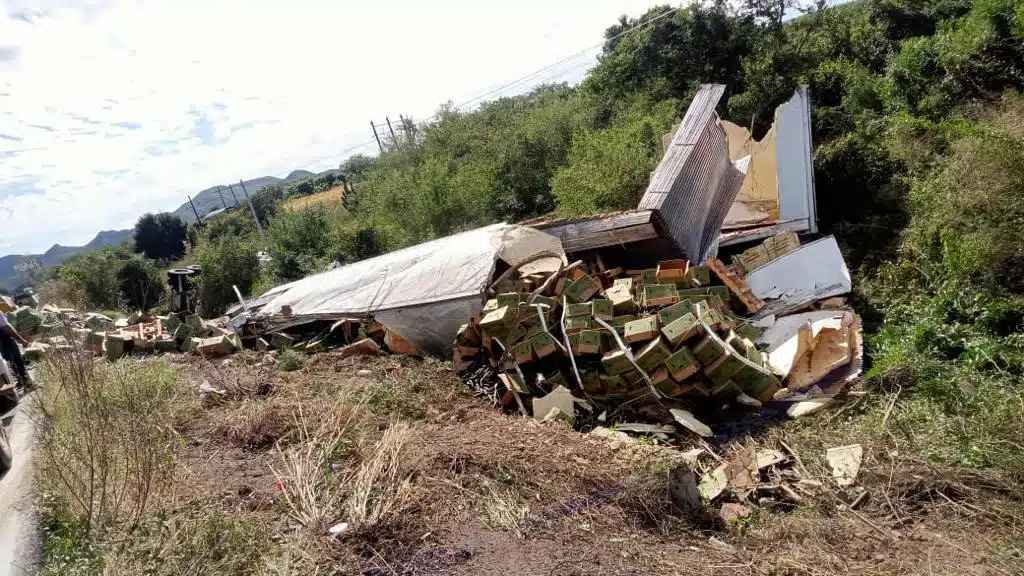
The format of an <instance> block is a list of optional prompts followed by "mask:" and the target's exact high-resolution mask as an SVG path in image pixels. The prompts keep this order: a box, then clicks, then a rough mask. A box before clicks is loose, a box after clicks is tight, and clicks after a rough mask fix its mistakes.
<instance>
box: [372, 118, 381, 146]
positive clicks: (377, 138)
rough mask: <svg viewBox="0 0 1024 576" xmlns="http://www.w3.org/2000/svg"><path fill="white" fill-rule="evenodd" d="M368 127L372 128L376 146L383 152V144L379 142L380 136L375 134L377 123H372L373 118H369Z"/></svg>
mask: <svg viewBox="0 0 1024 576" xmlns="http://www.w3.org/2000/svg"><path fill="white" fill-rule="evenodd" d="M370 128H373V139H374V140H376V141H377V148H380V151H381V152H383V151H384V146H382V145H381V143H380V136H377V125H376V124H374V123H373V120H370Z"/></svg>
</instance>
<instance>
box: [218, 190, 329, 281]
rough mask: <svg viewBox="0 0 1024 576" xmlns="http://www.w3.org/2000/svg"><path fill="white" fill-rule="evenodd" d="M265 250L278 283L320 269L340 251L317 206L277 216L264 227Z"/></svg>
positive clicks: (324, 212)
mask: <svg viewBox="0 0 1024 576" xmlns="http://www.w3.org/2000/svg"><path fill="white" fill-rule="evenodd" d="M267 251H268V253H269V255H270V258H271V260H272V265H273V269H274V274H275V276H277V277H278V278H280V279H281V280H297V279H299V278H302V277H303V276H306V275H307V274H311V273H313V272H320V271H321V270H323V268H324V267H325V266H326V265H327V264H328V263H330V262H331V260H333V259H334V258H335V257H336V256H337V255H338V254H339V252H340V250H339V242H338V237H337V232H336V228H335V226H334V224H333V223H332V222H331V219H330V217H329V214H328V211H327V209H326V208H325V207H323V206H320V205H318V206H310V207H308V208H305V209H303V210H295V211H285V212H282V213H281V214H279V215H278V216H277V217H276V218H274V219H273V220H271V221H270V226H269V227H268V228H267ZM204 273H205V271H204Z"/></svg>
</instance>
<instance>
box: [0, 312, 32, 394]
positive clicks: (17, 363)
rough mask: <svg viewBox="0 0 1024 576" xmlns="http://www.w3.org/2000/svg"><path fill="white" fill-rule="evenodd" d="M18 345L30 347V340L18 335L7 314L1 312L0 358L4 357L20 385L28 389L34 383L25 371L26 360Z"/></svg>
mask: <svg viewBox="0 0 1024 576" xmlns="http://www.w3.org/2000/svg"><path fill="white" fill-rule="evenodd" d="M18 344H21V345H22V346H28V340H26V339H25V338H24V337H23V336H22V335H21V334H18V331H17V330H15V329H14V326H11V324H10V322H8V321H7V314H4V313H3V312H0V356H3V358H4V360H7V363H8V364H9V365H10V366H11V370H13V371H14V376H15V378H17V379H18V385H19V386H21V387H22V388H27V387H28V386H30V385H31V383H32V381H31V379H30V378H29V375H28V370H26V369H25V360H24V359H23V358H22V357H21V349H20V348H18Z"/></svg>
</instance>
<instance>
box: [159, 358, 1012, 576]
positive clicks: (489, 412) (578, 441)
mask: <svg viewBox="0 0 1024 576" xmlns="http://www.w3.org/2000/svg"><path fill="white" fill-rule="evenodd" d="M176 368H177V369H178V371H179V372H180V373H181V374H183V375H184V378H185V379H186V380H187V381H188V382H189V385H190V386H193V387H195V386H196V385H197V384H198V383H199V382H201V381H203V380H206V381H208V382H210V383H211V384H214V385H215V386H217V387H220V388H223V389H225V390H226V391H227V393H226V395H225V398H224V399H222V400H221V401H220V402H217V403H215V404H211V403H207V405H206V406H205V407H203V406H200V404H199V401H198V399H197V401H196V405H195V406H190V407H188V408H187V409H186V410H183V412H182V416H181V420H182V421H181V422H178V423H177V424H176V425H177V426H178V431H179V433H180V434H181V435H182V437H183V439H184V443H183V447H182V449H181V451H180V454H179V455H178V460H177V465H176V475H175V490H174V492H173V495H172V496H171V497H170V499H169V500H168V501H170V502H173V503H174V504H173V505H172V506H171V507H172V509H179V510H181V509H187V508H189V507H191V506H195V505H196V504H197V503H203V505H207V506H211V505H212V506H216V507H218V508H219V509H221V510H222V511H224V512H225V513H227V514H232V515H237V516H241V517H244V518H246V519H247V520H249V521H253V522H255V523H256V524H258V525H259V526H261V527H263V529H264V530H266V531H267V533H268V534H270V535H271V537H272V538H273V540H274V541H275V542H278V544H279V546H278V547H277V548H276V550H277V552H276V553H277V554H281V555H287V556H288V557H289V558H298V559H300V560H296V562H298V564H297V565H300V566H301V567H302V568H301V572H299V571H296V572H293V573H321V574H366V575H381V576H384V575H392V574H401V575H420V574H439V575H440V574H479V575H492V574H495V575H496V574H565V575H597V574H602V575H607V574H622V575H626V574H637V575H639V574H645V575H647V574H764V575H769V574H770V575H782V574H794V575H796V574H1024V560H1022V556H1021V554H1022V550H1024V547H1022V539H1021V531H1022V528H1024V525H1022V523H1021V519H1022V518H1024V513H1022V509H1021V504H1020V503H1021V501H1022V500H1024V498H1022V495H1021V490H1020V483H1019V482H1014V479H1006V478H999V477H995V476H991V475H985V474H981V473H977V472H967V471H959V470H948V469H942V470H939V469H936V468H934V467H931V466H929V465H926V464H923V463H922V462H921V461H919V460H918V459H916V458H914V457H913V455H903V457H895V456H894V455H890V456H891V457H887V456H886V455H884V454H882V455H879V454H878V453H877V452H878V451H875V452H874V453H873V454H874V455H873V456H872V457H871V458H866V459H865V465H864V467H863V468H862V470H861V473H860V475H859V476H858V484H859V486H862V487H863V488H865V489H866V490H867V492H868V496H866V497H864V498H863V499H862V500H861V502H859V503H858V505H857V508H856V509H855V510H854V509H851V506H850V505H849V504H848V502H849V500H850V499H851V498H850V497H849V495H850V493H849V492H847V493H844V492H842V491H841V490H840V489H838V488H837V487H835V486H834V484H832V483H831V480H830V479H829V478H828V471H827V469H825V468H823V467H822V466H821V465H820V460H821V458H820V457H819V456H814V455H812V454H810V453H809V452H808V453H804V454H803V455H802V456H801V450H809V449H808V448H806V446H807V444H806V443H801V442H800V441H799V438H794V439H791V440H790V441H789V442H787V443H786V446H788V447H790V448H793V449H794V451H795V453H796V454H797V456H801V458H800V462H799V463H796V462H793V463H792V464H793V466H794V467H796V468H802V474H804V475H805V476H806V477H807V479H809V480H817V481H821V482H822V483H823V486H824V488H823V489H822V490H819V491H817V492H815V493H814V494H812V495H805V497H803V498H802V499H801V501H800V502H798V503H797V504H795V505H792V504H785V505H784V504H781V503H778V502H771V501H768V500H765V501H762V503H761V505H758V504H757V503H749V502H748V503H746V504H745V506H746V508H747V509H748V511H749V513H748V515H747V516H745V517H743V518H739V519H737V520H732V521H728V522H726V521H723V520H721V519H720V518H718V519H716V515H717V513H718V508H719V506H720V503H718V502H716V504H715V505H714V506H713V507H712V508H711V509H710V510H709V514H708V516H707V517H705V518H703V519H700V520H696V519H693V518H690V517H687V516H686V515H685V514H683V513H682V512H681V511H680V510H679V509H678V508H677V507H676V506H675V505H674V504H673V503H672V499H671V498H670V497H669V494H668V487H667V477H668V473H669V470H671V469H672V468H674V467H675V466H677V465H679V464H681V463H683V458H682V452H681V451H680V450H673V449H671V448H666V447H664V446H656V445H651V444H650V443H646V442H636V441H613V440H609V439H606V438H601V437H597V436H595V435H591V434H582V433H578V432H574V431H572V430H570V429H568V428H565V427H560V426H557V425H551V424H540V423H538V422H535V421H533V420H531V419H526V418H522V417H519V416H518V415H508V414H503V413H501V412H500V411H498V410H495V409H492V408H491V407H490V406H488V405H486V403H485V402H484V401H483V400H482V399H479V398H475V397H473V396H472V395H471V394H470V392H469V391H468V390H467V389H466V388H465V387H464V386H463V385H462V384H461V382H459V381H458V379H457V378H456V377H455V375H454V374H453V373H452V372H451V369H450V366H449V365H446V364H444V363H438V362H434V361H420V360H416V359H412V358H406V357H384V358H372V359H371V358H348V359H338V358H337V357H336V356H335V355H333V354H330V353H328V354H322V355H320V356H318V357H315V358H314V359H313V360H312V361H311V362H310V363H309V364H308V365H307V366H306V367H305V368H303V369H302V370H300V371H296V372H280V371H278V370H277V369H276V368H274V367H272V366H270V365H268V364H266V363H264V362H261V361H260V360H259V358H258V356H246V357H243V356H236V357H233V358H231V359H229V360H228V361H227V362H226V364H225V363H224V361H218V362H208V361H201V360H195V359H190V358H185V357H182V358H180V359H179V360H177V361H176ZM354 408H357V410H354ZM340 410H344V411H347V412H346V413H348V414H359V417H358V426H350V425H349V424H346V425H345V429H346V430H348V429H350V428H351V429H353V430H354V432H353V435H352V436H351V446H352V450H351V451H350V452H349V451H346V450H342V451H341V453H340V454H339V456H338V457H337V459H336V461H335V463H333V464H331V466H332V469H333V468H334V467H335V466H337V467H338V469H339V470H341V469H344V468H345V467H346V466H355V465H357V463H358V462H361V461H365V460H366V457H365V454H366V450H365V448H366V447H372V446H373V445H374V443H375V442H377V441H379V439H380V438H381V435H382V434H384V431H385V430H387V429H388V428H389V427H392V426H395V425H396V422H398V421H402V422H408V423H410V426H411V430H412V432H413V438H414V444H415V448H414V450H413V451H412V452H407V453H405V454H406V455H405V456H404V458H406V459H407V460H409V462H406V464H408V465H409V466H410V469H411V470H413V472H412V473H411V475H410V476H409V479H408V481H407V482H406V485H404V486H403V492H402V494H403V496H402V497H401V498H400V499H398V498H397V497H396V503H397V506H398V508H397V509H396V510H394V511H393V513H391V514H389V515H387V516H386V517H385V518H383V519H381V520H380V521H378V522H375V523H373V524H372V525H368V526H355V527H352V528H351V529H349V530H347V531H346V532H344V533H342V534H341V535H340V536H339V537H332V536H329V535H328V534H327V531H326V528H327V527H328V526H327V525H324V524H315V525H307V526H305V527H303V526H300V525H299V524H300V523H299V522H297V521H296V519H295V518H294V516H292V515H290V512H291V511H292V509H291V508H290V507H289V506H288V504H287V502H286V500H287V499H286V498H283V495H282V492H283V488H282V486H281V480H279V476H278V475H275V473H274V470H280V469H281V459H282V455H283V454H285V453H288V452H289V451H290V450H296V449H299V448H300V447H301V446H302V445H303V443H304V442H309V441H310V440H309V439H308V438H304V437H303V430H304V429H305V425H304V424H303V423H304V422H306V421H307V420H309V421H312V420H316V419H318V418H321V419H322V418H324V417H326V415H327V414H329V413H331V412H332V411H340ZM346 422H352V417H351V416H350V417H349V420H347V421H346ZM788 426H815V423H814V422H810V423H808V424H792V423H791V424H789V425H788ZM805 432H806V430H805ZM787 434H788V431H787V430H785V429H780V430H772V431H767V432H762V433H759V435H758V436H756V437H740V438H735V439H731V440H730V441H729V442H728V443H724V444H719V445H714V446H713V447H712V446H708V448H709V449H710V450H711V451H712V452H713V453H714V455H711V454H709V453H707V452H705V455H704V457H703V460H702V462H701V463H700V464H698V468H709V467H713V466H715V465H717V460H716V459H717V458H723V459H728V458H729V457H730V455H733V454H735V453H736V452H737V451H738V450H740V449H741V448H743V447H749V446H757V447H772V448H776V449H782V446H781V445H780V441H782V442H785V440H784V439H785V438H788V437H789V436H788V435H787ZM827 434H828V432H823V435H819V436H820V437H818V438H817V441H819V442H821V443H823V444H828V443H829V440H830V439H829V438H828V437H827ZM805 436H806V434H805ZM838 440H840V439H838V438H837V442H836V443H835V444H838V443H839V442H838ZM344 442H349V440H344ZM835 444H833V445H835ZM694 445H695V446H696V445H697V444H696V443H694ZM683 448H685V447H683ZM869 449H870V447H869ZM805 460H806V462H805ZM339 474H340V472H339ZM335 520H337V521H343V520H346V518H345V517H344V512H343V511H338V512H337V514H336V515H335ZM332 522H333V520H332Z"/></svg>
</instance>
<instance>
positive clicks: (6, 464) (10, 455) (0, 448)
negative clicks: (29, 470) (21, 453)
mask: <svg viewBox="0 0 1024 576" xmlns="http://www.w3.org/2000/svg"><path fill="white" fill-rule="evenodd" d="M13 460H14V452H13V451H12V450H11V440H10V438H8V436H7V429H6V428H4V425H3V424H0V474H6V473H7V471H8V470H10V469H11V462H12V461H13Z"/></svg>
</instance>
